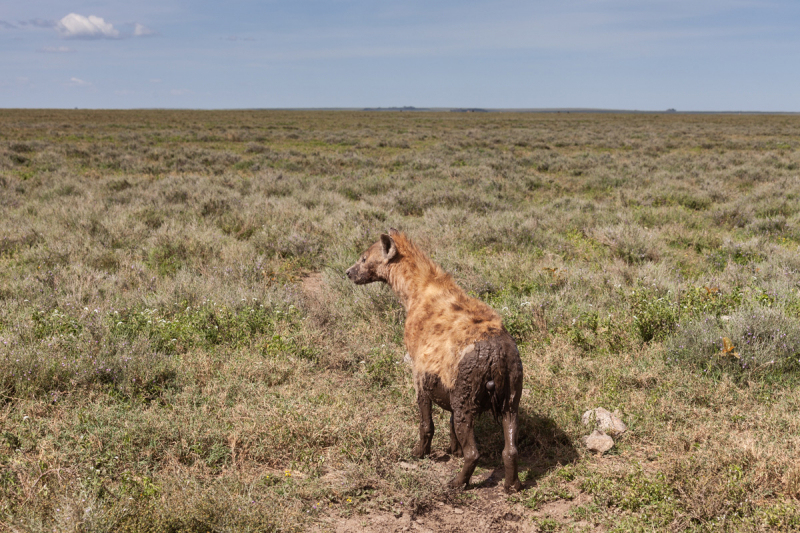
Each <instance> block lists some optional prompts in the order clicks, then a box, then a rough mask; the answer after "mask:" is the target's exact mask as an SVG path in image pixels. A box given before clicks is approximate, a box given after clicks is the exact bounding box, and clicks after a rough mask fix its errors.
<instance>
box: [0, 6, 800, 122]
mask: <svg viewBox="0 0 800 533" xmlns="http://www.w3.org/2000/svg"><path fill="white" fill-rule="evenodd" d="M379 106H382V107H388V106H416V107H491V108H554V107H559V108H563V107H591V108H604V109H639V110H664V109H667V108H676V109H678V110H683V111H690V110H706V111H723V110H734V111H735V110H751V111H800V2H798V1H796V0H791V1H790V0H775V1H769V0H767V1H758V2H755V1H737V0H728V1H722V0H693V1H689V0H561V1H558V2H555V1H539V0H527V1H521V0H497V1H493V2H478V1H473V0H462V1H457V2H456V1H451V0H443V1H436V0H427V1H420V0H407V1H402V2H401V1H389V0H369V1H367V0H327V1H323V0H291V1H277V0H275V1H271V0H261V1H244V0H231V1H228V2H217V1H209V0H198V1H196V0H137V1H136V2H117V1H108V0H74V1H64V0H25V1H19V2H14V1H12V0H5V2H3V5H2V6H0V107H67V108H71V107H81V108H140V107H163V108H252V107H266V108H285V107H379Z"/></svg>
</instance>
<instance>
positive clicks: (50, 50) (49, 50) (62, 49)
mask: <svg viewBox="0 0 800 533" xmlns="http://www.w3.org/2000/svg"><path fill="white" fill-rule="evenodd" d="M36 51H37V52H42V53H45V54H68V53H70V52H74V51H75V50H73V49H72V48H68V47H66V46H45V47H44V48H38V49H37V50H36Z"/></svg>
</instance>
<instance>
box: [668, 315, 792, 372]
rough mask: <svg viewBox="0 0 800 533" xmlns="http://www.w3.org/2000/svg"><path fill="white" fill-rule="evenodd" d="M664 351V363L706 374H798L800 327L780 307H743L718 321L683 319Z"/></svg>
mask: <svg viewBox="0 0 800 533" xmlns="http://www.w3.org/2000/svg"><path fill="white" fill-rule="evenodd" d="M725 338H727V339H729V341H730V344H729V345H726V343H725V341H724V339H725ZM731 345H732V348H731ZM666 350H667V352H666V354H667V358H668V359H669V360H671V361H676V362H677V361H685V362H688V363H690V364H692V365H694V366H696V367H697V368H701V369H703V370H704V371H706V372H707V371H709V370H712V371H720V370H724V371H729V372H733V373H735V374H739V375H742V374H744V375H765V374H775V375H777V374H785V373H787V372H788V373H795V372H797V371H798V370H800V324H798V323H797V320H796V319H794V318H792V317H791V316H789V315H788V314H787V313H786V312H785V310H784V309H782V308H780V307H761V306H747V307H745V308H742V309H739V310H737V311H735V312H733V313H732V314H731V315H729V316H724V317H720V318H717V317H713V316H705V317H687V318H686V319H684V320H682V321H681V322H680V323H679V324H678V325H677V327H676V328H675V333H674V335H672V336H671V337H670V338H669V339H668V340H667V343H666Z"/></svg>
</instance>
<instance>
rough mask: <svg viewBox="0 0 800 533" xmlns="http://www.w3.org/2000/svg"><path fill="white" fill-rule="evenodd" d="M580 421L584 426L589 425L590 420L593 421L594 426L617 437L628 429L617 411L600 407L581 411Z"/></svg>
mask: <svg viewBox="0 0 800 533" xmlns="http://www.w3.org/2000/svg"><path fill="white" fill-rule="evenodd" d="M581 421H582V422H583V425H585V426H591V425H592V422H594V427H595V428H597V429H599V430H600V431H602V432H604V433H608V434H609V435H611V436H612V437H619V436H620V435H622V434H623V433H625V432H626V431H627V430H628V426H626V425H625V423H624V422H623V421H622V419H620V417H619V413H618V411H614V412H613V413H610V412H609V411H608V410H607V409H603V408H602V407H597V408H596V409H589V410H588V411H586V412H585V413H583V416H582V417H581Z"/></svg>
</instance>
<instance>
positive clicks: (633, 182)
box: [0, 110, 800, 532]
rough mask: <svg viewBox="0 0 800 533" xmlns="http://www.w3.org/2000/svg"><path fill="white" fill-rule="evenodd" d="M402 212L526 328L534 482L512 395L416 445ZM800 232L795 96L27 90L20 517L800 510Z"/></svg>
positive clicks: (7, 471) (9, 500)
mask: <svg viewBox="0 0 800 533" xmlns="http://www.w3.org/2000/svg"><path fill="white" fill-rule="evenodd" d="M389 227H395V228H398V229H401V230H403V231H406V232H407V233H408V234H409V235H410V236H411V237H412V238H414V239H415V240H416V242H417V243H418V244H420V245H421V246H422V247H423V248H424V249H425V250H427V251H428V252H429V253H430V255H431V256H432V258H433V259H434V260H435V261H437V262H439V263H440V264H441V265H442V266H443V267H444V268H445V269H446V270H447V271H448V272H450V273H451V274H452V275H453V276H454V278H455V279H456V281H457V282H458V283H459V284H460V285H461V286H463V287H464V288H465V289H466V290H467V291H468V292H469V293H470V294H472V295H474V296H477V297H479V298H481V299H483V300H484V301H486V302H488V303H490V304H491V305H492V306H494V307H495V308H496V309H497V310H498V311H499V312H501V314H502V315H503V316H504V320H505V324H506V328H507V329H508V330H509V332H510V333H511V334H512V335H513V336H514V337H515V339H516V340H517V342H518V344H519V347H520V352H521V355H522V360H523V363H524V367H525V385H524V387H525V390H524V394H523V399H522V404H521V410H522V415H521V416H522V419H521V429H520V435H519V439H520V440H519V449H520V454H521V477H522V479H523V481H524V482H525V487H526V488H525V490H524V491H522V492H521V493H518V494H516V495H512V496H510V497H507V496H505V495H502V494H501V493H500V492H499V488H498V487H496V486H495V485H496V480H494V481H493V478H492V477H491V476H489V474H490V473H491V472H492V471H493V470H494V469H495V468H497V467H498V466H500V465H501V462H502V461H501V458H500V453H501V451H502V438H501V435H500V433H501V431H500V430H499V428H498V427H497V426H496V425H495V423H494V421H493V420H492V419H491V417H489V416H484V417H482V418H481V419H480V421H479V423H478V426H477V431H476V433H477V438H478V442H479V446H480V448H481V451H482V452H483V458H482V460H481V462H480V463H479V469H478V471H477V474H476V476H475V477H474V478H473V485H472V486H471V487H470V488H469V489H468V490H467V491H464V492H461V493H458V492H450V491H448V490H446V489H445V484H446V481H447V480H448V475H449V474H448V472H451V471H452V470H453V469H455V468H457V467H458V466H459V463H460V460H458V459H450V460H449V461H447V457H443V455H442V453H441V451H442V450H444V449H445V448H446V446H447V444H448V442H449V440H448V435H447V431H446V429H447V418H446V417H445V415H444V414H443V413H441V411H438V410H437V411H436V414H435V418H434V420H435V422H436V425H437V433H436V437H435V439H434V449H435V450H438V455H436V456H435V457H434V459H426V460H423V461H418V462H417V461H412V460H411V457H410V450H411V447H412V445H413V444H414V443H415V439H416V432H417V413H416V404H415V401H414V393H413V387H412V383H411V376H410V370H409V369H408V367H407V366H406V365H405V364H404V363H403V356H404V353H405V350H404V348H403V345H402V335H403V310H402V308H401V307H400V305H399V303H398V302H397V301H396V299H395V297H394V295H393V294H392V293H391V292H390V290H389V289H388V288H386V287H381V286H378V285H371V286H367V287H356V286H353V285H352V284H350V283H349V282H348V281H347V280H345V279H344V277H343V272H344V270H345V269H346V268H347V267H348V266H349V265H350V264H351V263H352V262H354V261H355V259H356V258H357V257H358V254H359V253H360V252H361V251H363V249H364V248H365V247H367V246H368V245H369V244H371V243H372V242H374V241H375V240H377V239H378V237H379V235H380V233H382V232H385V231H386V230H387V229H388V228H389ZM798 243H800V117H798V116H734V115H705V116H703V115H679V114H670V115H605V114H596V115H578V114H503V113H489V114H485V113H476V114H466V113H399V112H398V113H388V112H387V113H378V112H373V113H366V112H364V113H362V112H281V111H226V112H193V111H77V110H76V111H32V110H30V111H22V110H19V111H15V110H0V529H2V530H8V531H45V530H47V531H54V530H55V531H154V532H155V531H175V532H177V531H198V532H199V531H203V532H205V531H208V532H210V531H301V530H307V529H317V530H326V529H327V528H339V529H340V530H342V529H347V528H348V527H349V528H354V527H356V526H354V525H353V524H356V525H358V524H361V525H362V526H363V527H368V524H369V523H370V522H369V520H370V519H371V518H372V517H376V516H381V517H389V518H387V520H389V521H388V522H386V521H384V522H382V524H384V525H382V526H380V527H382V528H384V529H382V530H386V531H392V530H393V529H392V528H395V527H396V529H402V527H407V528H410V530H413V529H415V528H416V529H423V528H429V529H432V530H447V528H448V527H450V526H449V525H447V524H446V523H445V522H442V521H439V520H440V517H441V516H443V515H442V514H441V513H442V511H441V510H442V509H448V510H452V511H453V512H456V513H459V514H461V515H463V516H469V517H470V520H472V522H471V523H473V524H482V523H483V522H480V521H481V520H484V519H485V520H486V525H485V526H480V527H478V526H475V528H476V529H478V530H496V531H504V530H512V531H517V530H520V531H526V530H531V531H537V530H541V531H653V530H656V531H686V530H690V531H768V530H786V531H788V530H798V529H800V506H799V505H798V498H800V394H798V384H800V382H799V381H798V376H799V375H800V323H798V320H800V255H798ZM725 337H727V338H728V339H730V343H731V344H732V345H733V348H731V347H730V345H727V347H726V345H724V344H723V338H725ZM598 406H602V407H605V408H607V409H609V410H612V411H613V410H615V409H616V410H619V412H620V413H621V415H622V418H623V420H624V421H625V422H626V423H627V424H628V428H629V430H628V432H627V433H626V434H625V435H623V436H622V437H621V438H620V439H618V440H617V442H616V446H615V447H614V448H613V449H612V450H611V451H610V452H609V453H607V454H606V455H604V456H602V457H597V456H595V455H593V454H591V453H589V452H588V451H587V450H586V449H585V447H584V446H583V444H582V443H581V437H583V436H584V435H586V434H588V433H589V430H588V429H587V428H585V427H584V426H583V425H582V424H581V421H580V418H581V415H582V414H583V412H584V411H586V410H587V409H590V408H594V407H598ZM487 478H488V479H487ZM496 509H502V512H499V511H498V512H495V511H494V510H496ZM556 511H558V512H556ZM437 513H439V514H437ZM498 513H499V514H498ZM504 513H505V514H504ZM411 518H413V519H414V520H413V521H409V519H411ZM395 519H396V520H397V525H396V526H394V525H392V524H393V523H392V522H391V520H395ZM403 520H405V522H403ZM348 524H349V525H348ZM365 524H367V525H365ZM369 527H372V526H369ZM374 527H375V528H376V529H378V526H374ZM467 529H468V527H467V526H466V525H460V526H458V527H456V526H453V530H460V531H464V530H467Z"/></svg>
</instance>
